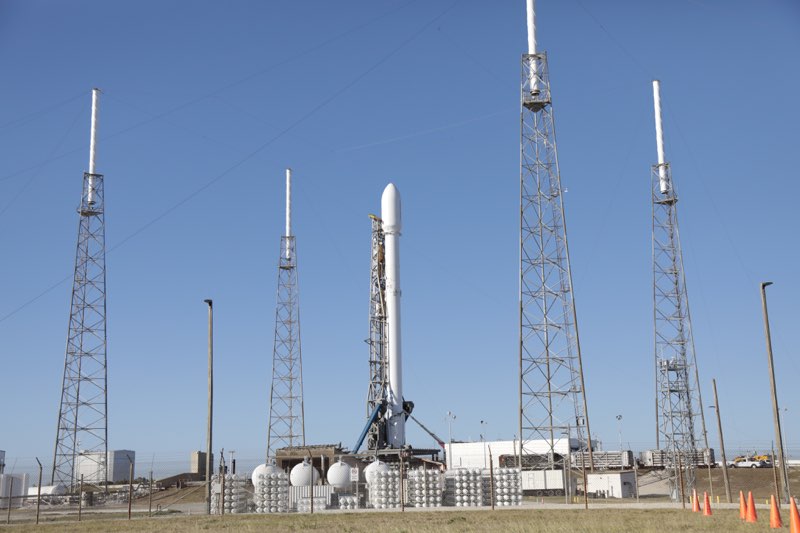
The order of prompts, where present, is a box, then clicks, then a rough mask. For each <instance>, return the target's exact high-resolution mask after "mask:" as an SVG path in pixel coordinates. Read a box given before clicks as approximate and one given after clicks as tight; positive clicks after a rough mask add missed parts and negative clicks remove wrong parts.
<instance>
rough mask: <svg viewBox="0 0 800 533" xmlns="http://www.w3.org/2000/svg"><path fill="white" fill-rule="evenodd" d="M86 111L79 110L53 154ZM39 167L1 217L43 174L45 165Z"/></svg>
mask: <svg viewBox="0 0 800 533" xmlns="http://www.w3.org/2000/svg"><path fill="white" fill-rule="evenodd" d="M84 111H85V110H84V109H83V108H81V109H80V110H78V113H77V114H76V115H75V118H74V119H73V120H72V122H71V123H70V125H69V127H68V128H67V131H66V132H65V133H64V135H63V136H62V137H61V139H60V140H59V141H58V143H57V144H56V145H55V147H54V148H53V149H52V150H51V152H50V153H51V155H52V154H54V153H56V152H57V151H58V150H59V149H61V147H62V146H63V145H64V142H65V141H66V140H67V138H68V137H69V134H70V133H71V132H72V130H73V129H74V128H75V124H77V123H78V119H79V118H80V117H81V115H83V114H84ZM39 168H40V171H39V172H36V173H34V174H33V175H32V176H31V177H30V178H28V180H27V181H26V182H25V184H24V185H23V186H22V188H21V189H19V191H17V194H15V195H14V197H13V198H11V200H10V201H9V202H8V203H7V204H6V205H5V207H3V209H2V210H0V217H2V216H3V215H4V214H5V213H6V212H7V211H8V210H9V209H11V207H12V206H13V205H14V204H15V203H16V201H17V200H19V198H20V197H21V196H22V195H23V193H24V192H25V191H26V190H27V189H28V187H30V185H31V184H32V183H33V182H34V181H36V179H37V178H38V177H39V176H40V175H41V169H43V168H44V167H39Z"/></svg>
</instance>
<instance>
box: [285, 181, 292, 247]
mask: <svg viewBox="0 0 800 533" xmlns="http://www.w3.org/2000/svg"><path fill="white" fill-rule="evenodd" d="M284 236H285V237H291V236H292V169H291V168H287V169H286V234H285V235H284ZM289 253H290V251H289V241H288V239H287V241H286V259H289Z"/></svg>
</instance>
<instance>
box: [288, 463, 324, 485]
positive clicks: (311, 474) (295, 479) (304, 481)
mask: <svg viewBox="0 0 800 533" xmlns="http://www.w3.org/2000/svg"><path fill="white" fill-rule="evenodd" d="M312 479H313V481H312ZM318 481H319V470H317V469H316V468H314V467H313V466H311V465H310V464H309V463H306V462H302V463H300V464H297V465H294V468H292V471H291V473H290V474H289V482H290V483H291V484H292V486H293V487H307V486H309V485H316V484H317V482H318Z"/></svg>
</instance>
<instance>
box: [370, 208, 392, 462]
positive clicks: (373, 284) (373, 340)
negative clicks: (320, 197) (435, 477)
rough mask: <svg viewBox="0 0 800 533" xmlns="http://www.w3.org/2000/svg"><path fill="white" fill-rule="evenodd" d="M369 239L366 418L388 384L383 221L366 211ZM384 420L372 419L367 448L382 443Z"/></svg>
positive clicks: (376, 447) (382, 399)
mask: <svg viewBox="0 0 800 533" xmlns="http://www.w3.org/2000/svg"><path fill="white" fill-rule="evenodd" d="M370 220H371V222H372V239H371V247H370V277H369V339H367V344H368V345H369V389H368V391H367V413H366V416H367V418H369V417H370V416H371V415H372V413H373V412H374V411H375V408H376V407H378V405H379V404H381V403H382V402H384V401H385V400H386V394H387V387H388V379H389V376H388V361H387V350H386V328H387V325H386V307H385V306H386V299H385V296H386V295H385V291H386V271H385V257H384V234H383V223H382V221H381V219H380V218H378V217H376V216H375V215H370ZM383 428H384V424H383V423H382V422H381V421H379V420H376V421H375V422H373V423H372V425H371V426H370V429H369V432H368V434H367V449H369V450H375V449H380V448H384V447H386V435H385V430H384V429H383Z"/></svg>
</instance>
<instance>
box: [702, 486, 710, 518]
mask: <svg viewBox="0 0 800 533" xmlns="http://www.w3.org/2000/svg"><path fill="white" fill-rule="evenodd" d="M703 516H711V502H710V501H708V493H707V492H703Z"/></svg>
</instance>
